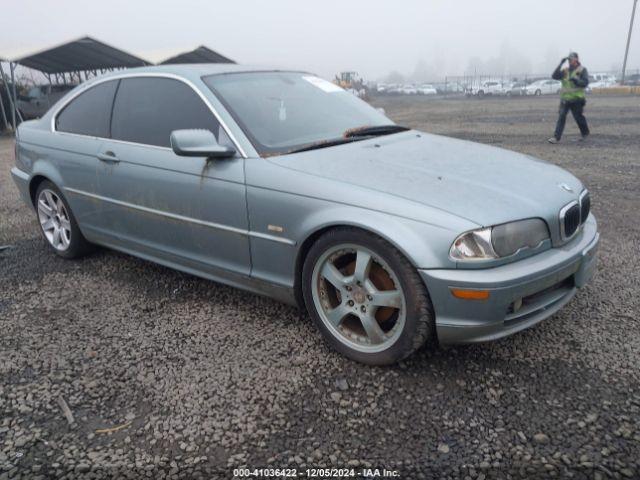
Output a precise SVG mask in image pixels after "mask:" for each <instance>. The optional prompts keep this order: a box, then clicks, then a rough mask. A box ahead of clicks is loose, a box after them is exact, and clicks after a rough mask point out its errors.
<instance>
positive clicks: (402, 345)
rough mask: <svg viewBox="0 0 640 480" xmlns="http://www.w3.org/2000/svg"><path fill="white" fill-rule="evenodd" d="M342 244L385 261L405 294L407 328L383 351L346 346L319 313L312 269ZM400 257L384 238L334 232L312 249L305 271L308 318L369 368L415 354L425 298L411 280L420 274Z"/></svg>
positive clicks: (339, 347)
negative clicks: (355, 348)
mask: <svg viewBox="0 0 640 480" xmlns="http://www.w3.org/2000/svg"><path fill="white" fill-rule="evenodd" d="M343 243H350V244H357V245H361V246H363V247H366V248H367V249H369V250H371V251H372V252H373V253H374V254H375V255H377V256H379V257H381V258H383V259H384V260H385V262H387V264H388V265H389V267H391V269H392V270H393V271H394V273H395V275H396V277H397V278H398V281H399V282H400V286H401V287H402V291H403V292H404V297H405V298H404V300H405V305H406V317H405V324H404V329H403V331H402V333H401V334H400V336H399V337H398V339H397V340H396V341H395V342H394V343H393V344H392V345H391V346H390V347H389V348H387V349H385V350H383V351H381V352H375V353H367V352H360V351H357V350H354V349H352V348H350V347H349V346H347V345H345V344H344V343H343V342H341V341H340V340H338V339H337V338H336V337H335V336H334V334H333V333H332V332H331V331H330V330H329V329H328V328H327V326H326V325H325V324H324V322H323V321H322V318H321V317H320V314H319V313H318V311H317V310H316V306H315V303H314V301H313V294H312V290H311V289H312V288H313V285H312V284H313V269H314V267H315V265H316V263H317V262H318V260H319V259H320V257H321V256H322V254H323V253H324V252H325V251H326V250H327V249H329V248H331V247H334V246H336V245H340V244H343ZM401 255H402V254H401V253H400V252H399V251H398V250H397V249H395V248H394V247H393V246H391V245H389V244H388V243H387V242H386V241H384V240H383V239H381V238H379V237H377V236H375V235H372V234H369V233H365V232H363V231H361V230H356V229H353V230H351V229H349V230H335V231H331V232H329V233H328V234H325V235H324V236H323V237H321V238H320V239H319V240H318V241H317V242H316V243H315V244H314V245H313V246H312V247H311V249H310V250H309V253H308V255H307V258H306V259H305V263H304V267H303V272H302V289H303V296H304V301H305V305H306V307H307V311H308V312H309V315H310V316H311V318H312V319H313V321H314V323H315V324H316V326H317V327H318V329H320V331H321V332H322V334H323V336H324V338H325V339H326V340H327V342H328V343H329V344H330V345H331V346H332V347H333V348H334V349H335V350H337V351H338V352H340V353H341V354H343V355H344V356H346V357H348V358H351V359H353V360H356V361H358V362H361V363H366V364H369V365H389V364H392V363H396V362H398V361H400V360H402V359H403V358H405V357H406V356H407V355H408V354H410V353H411V352H412V351H413V349H414V338H415V336H416V335H417V334H418V322H419V319H420V316H421V315H422V309H421V305H420V304H419V303H418V301H419V299H420V298H422V293H423V292H420V291H417V289H416V283H415V281H412V280H414V279H412V278H410V277H411V276H412V275H416V276H417V272H416V271H415V270H413V271H407V269H408V268H407V267H408V265H409V263H408V262H407V261H406V260H405V261H403V257H402V256H401ZM423 288H424V287H423Z"/></svg>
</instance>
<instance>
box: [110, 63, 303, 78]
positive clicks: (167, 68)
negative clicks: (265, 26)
mask: <svg viewBox="0 0 640 480" xmlns="http://www.w3.org/2000/svg"><path fill="white" fill-rule="evenodd" d="M296 71H298V72H299V71H300V70H295V69H285V68H277V67H268V66H255V65H238V64H235V63H183V64H175V65H154V66H149V67H136V68H128V69H126V70H118V71H115V72H112V73H109V74H107V75H102V76H101V77H100V78H107V77H110V76H120V75H134V74H137V73H156V74H161V73H167V74H172V75H178V76H182V77H185V78H191V79H193V78H199V77H204V76H207V75H217V74H225V73H241V72H296Z"/></svg>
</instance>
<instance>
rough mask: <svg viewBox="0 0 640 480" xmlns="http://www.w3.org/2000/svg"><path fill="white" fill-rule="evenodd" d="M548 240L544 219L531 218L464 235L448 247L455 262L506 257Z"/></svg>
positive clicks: (547, 230)
mask: <svg viewBox="0 0 640 480" xmlns="http://www.w3.org/2000/svg"><path fill="white" fill-rule="evenodd" d="M548 238H549V229H548V228H547V224H546V223H545V222H544V220H541V219H539V218H530V219H527V220H520V221H517V222H511V223H504V224H502V225H496V226H495V227H487V228H481V229H478V230H473V231H471V232H467V233H463V234H462V235H460V236H459V237H458V238H456V240H455V241H454V242H453V245H451V250H450V251H449V255H451V258H453V259H454V260H490V259H494V258H502V257H509V256H511V255H513V254H515V253H517V252H518V251H519V250H521V249H523V248H535V247H537V246H538V245H540V243H541V242H543V241H544V240H546V239H548Z"/></svg>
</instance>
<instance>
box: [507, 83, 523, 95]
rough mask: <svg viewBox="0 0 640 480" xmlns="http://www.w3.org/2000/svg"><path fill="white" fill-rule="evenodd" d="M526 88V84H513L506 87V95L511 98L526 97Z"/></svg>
mask: <svg viewBox="0 0 640 480" xmlns="http://www.w3.org/2000/svg"><path fill="white" fill-rule="evenodd" d="M525 87H526V84H525V83H524V82H511V83H509V84H508V85H507V86H506V87H505V94H506V95H508V96H510V97H517V96H520V95H526V93H525Z"/></svg>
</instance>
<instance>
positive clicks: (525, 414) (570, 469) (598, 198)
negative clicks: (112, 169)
mask: <svg viewBox="0 0 640 480" xmlns="http://www.w3.org/2000/svg"><path fill="white" fill-rule="evenodd" d="M373 103H375V104H376V106H381V107H384V108H385V109H386V111H387V113H388V114H389V115H390V116H391V117H392V118H394V119H395V120H397V121H398V122H400V123H403V124H407V125H411V126H414V127H417V128H421V129H424V130H427V131H431V132H435V133H442V134H446V135H452V136H456V137H461V138H467V139H472V140H477V141H481V142H485V143H491V144H495V145H498V146H502V147H505V148H510V149H513V150H517V151H521V152H525V153H530V154H533V155H536V156H538V157H541V158H544V159H547V160H550V161H552V162H554V163H556V164H558V165H561V166H563V167H565V168H567V169H569V170H570V171H572V172H574V173H575V174H576V175H578V176H579V177H580V178H581V179H583V181H585V183H586V184H587V185H588V186H589V188H590V190H591V192H592V203H593V211H594V213H595V215H596V216H597V218H598V220H599V223H600V228H601V233H602V243H601V248H600V271H599V274H598V276H597V277H596V279H595V280H594V282H593V283H592V284H591V285H590V286H589V287H588V288H586V289H584V290H582V291H580V292H579V293H578V295H577V296H576V297H575V299H574V300H573V301H572V302H571V303H570V304H569V305H568V306H567V307H565V308H564V309H563V310H562V311H561V312H559V313H558V314H557V315H555V316H554V317H553V318H551V319H549V320H547V321H546V322H544V323H542V324H540V325H539V326H537V327H535V328H533V329H530V330H528V331H525V332H523V333H520V334H518V335H516V336H514V337H511V338H508V339H504V340H501V341H498V342H495V343H491V344H485V345H475V346H467V347H459V348H446V349H444V348H440V349H436V350H426V349H425V350H423V351H420V352H418V354H416V355H414V356H413V357H412V358H410V359H409V360H408V361H406V362H404V363H402V364H400V365H397V366H395V367H387V368H371V367H366V366H362V365H359V364H355V363H353V362H350V361H348V360H346V359H344V358H342V357H341V356H339V355H338V354H336V353H334V352H332V351H330V350H329V349H328V348H327V347H326V346H325V344H324V343H323V342H322V339H321V337H320V335H319V333H317V332H316V331H315V329H314V328H313V326H312V325H311V322H310V320H309V319H308V317H306V315H303V316H301V315H300V314H299V313H298V312H297V311H296V310H295V309H293V308H290V307H288V306H285V305H281V304H279V303H276V302H274V301H272V300H269V299H265V298H261V297H257V296H255V295H252V294H248V293H244V292H241V291H239V290H235V289H232V288H228V287H225V286H221V285H218V284H215V283H212V282H208V281H205V280H201V279H198V278H195V277H192V276H189V275H186V274H181V273H178V272H175V271H172V270H169V269H166V268H163V267H160V266H156V265H153V264H151V263H148V262H145V261H142V260H138V259H135V258H132V257H128V256H125V255H121V254H118V253H114V252H110V251H104V250H103V251H99V252H98V253H96V254H94V255H92V256H90V257H88V258H85V259H83V260H80V261H67V260H63V259H60V258H58V257H57V256H55V255H53V254H52V253H50V252H49V251H48V250H47V248H46V246H45V244H44V241H43V240H42V238H41V237H40V235H39V234H38V230H37V224H36V221H35V216H34V214H33V213H32V211H31V210H29V208H27V207H26V206H25V205H23V204H22V203H21V202H20V200H19V198H18V194H17V190H16V188H15V187H14V185H13V183H12V181H11V179H10V176H9V169H10V166H11V164H12V162H13V144H12V140H11V139H9V138H3V139H1V140H0V245H5V244H9V245H12V247H11V248H9V249H7V250H4V251H3V252H1V253H0V332H1V333H0V335H1V337H0V338H1V340H0V347H1V348H0V380H1V381H0V479H5V478H36V477H40V478H47V477H60V478H65V477H66V478H77V477H83V478H103V477H105V478H106V477H116V476H119V477H128V478H139V477H143V476H146V477H149V478H198V477H201V478H216V479H217V478H222V479H224V478H231V477H232V476H233V473H232V472H233V468H234V467H237V466H250V467H252V468H253V467H274V468H275V467H294V468H297V469H298V471H299V472H300V471H304V470H305V468H307V467H311V466H313V467H320V466H336V467H347V466H349V467H353V468H355V469H356V471H357V472H358V471H360V470H361V469H362V468H363V467H369V466H370V467H386V468H388V469H394V470H395V471H397V472H398V475H399V477H400V478H408V479H416V478H474V479H475V478H477V479H482V478H547V477H549V478H554V477H555V478H560V477H573V478H577V479H586V478H589V479H592V478H640V388H639V386H640V383H639V381H640V369H639V368H638V365H640V326H639V324H638V312H639V311H640V308H639V306H640V301H639V297H640V296H639V295H638V293H640V279H639V276H638V273H637V272H638V270H639V269H640V256H639V255H638V253H639V248H638V241H639V240H640V208H638V207H640V200H639V198H638V193H639V189H640V187H639V182H638V178H639V177H640V175H639V174H640V155H639V154H640V136H639V135H638V125H639V124H640V98H639V97H607V98H605V97H595V98H592V99H590V102H589V105H588V108H587V109H586V114H587V117H588V119H589V121H590V123H591V126H592V130H593V136H592V138H591V139H590V140H589V141H588V142H587V143H586V144H585V145H582V144H579V143H577V141H576V139H577V129H576V127H575V124H573V121H572V120H569V121H568V122H567V125H568V127H567V136H566V141H564V142H563V143H561V144H559V145H556V146H551V145H548V144H546V142H545V140H546V138H547V137H548V136H549V134H550V132H551V131H552V129H553V124H554V121H555V113H556V110H557V99H555V98H523V99H513V100H507V99H484V100H475V99H474V100H466V101H465V100H438V99H424V98H411V99H406V98H405V99H401V98H378V99H374V102H373ZM67 408H68V411H66V409H67ZM65 411H66V415H65ZM69 414H70V415H72V417H73V418H71V417H69V419H67V418H66V417H67V416H69ZM69 420H72V421H71V422H70V421H69ZM109 429H112V430H113V431H109ZM105 430H106V431H105Z"/></svg>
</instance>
